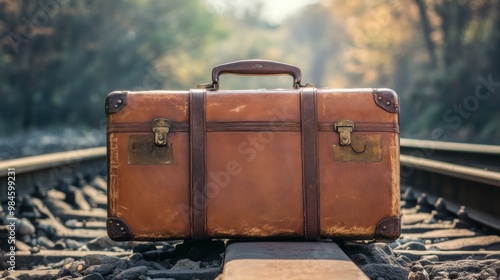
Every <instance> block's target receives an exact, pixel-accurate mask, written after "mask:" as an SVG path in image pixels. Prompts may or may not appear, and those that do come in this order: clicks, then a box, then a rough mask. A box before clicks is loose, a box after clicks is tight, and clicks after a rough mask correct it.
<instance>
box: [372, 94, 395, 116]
mask: <svg viewBox="0 0 500 280" xmlns="http://www.w3.org/2000/svg"><path fill="white" fill-rule="evenodd" d="M373 99H374V100H375V104H377V105H378V106H379V107H380V108H382V109H384V110H386V111H387V112H389V113H399V98H398V95H397V94H396V93H395V92H394V91H393V90H390V89H373Z"/></svg>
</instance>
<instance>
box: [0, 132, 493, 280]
mask: <svg viewBox="0 0 500 280" xmlns="http://www.w3.org/2000/svg"><path fill="white" fill-rule="evenodd" d="M401 144H402V148H401V153H402V156H401V165H402V167H401V170H402V172H401V174H402V186H401V191H402V193H401V196H402V213H403V216H402V225H403V232H402V235H401V238H399V239H398V240H397V241H395V242H392V243H388V244H386V243H366V242H341V241H337V242H333V241H324V242H306V243H297V242H293V243H283V242H281V243H280V244H276V243H274V244H271V243H267V242H260V243H251V244H250V245H248V243H231V242H228V241H221V240H214V241H207V242H183V241H168V242H154V243H152V242H149V243H148V242H113V241H111V240H110V239H109V238H107V236H106V232H105V218H106V181H105V179H106V178H105V175H104V174H105V162H106V156H105V148H94V149H87V150H80V151H73V152H69V153H58V154H52V155H44V156H37V157H31V158H25V159H16V160H9V161H4V162H0V184H1V185H0V190H1V192H2V195H1V196H0V197H1V198H2V207H3V212H2V213H0V215H1V218H2V220H3V225H1V226H0V240H1V243H0V247H1V249H2V253H1V262H0V269H2V270H5V269H6V270H7V272H4V273H3V275H0V276H1V277H2V278H6V279H7V278H9V277H10V278H12V279H15V278H18V279H58V278H63V277H66V278H63V279H70V278H78V277H82V278H83V279H113V278H121V279H148V278H151V279H154V278H173V279H214V278H216V277H217V276H218V275H219V276H218V277H220V278H222V279H244V278H242V277H240V278H236V276H237V275H238V273H239V274H240V276H241V275H247V276H248V275H249V274H248V273H249V270H248V269H249V268H250V267H254V266H255V267H256V269H257V270H258V271H259V272H260V273H264V275H265V273H266V270H265V269H269V267H272V268H273V271H274V272H273V273H274V274H273V275H274V276H275V277H276V278H277V279H278V278H279V279H311V277H312V276H313V275H315V274H314V273H317V272H318V271H322V270H323V271H326V272H328V273H330V274H328V275H332V277H331V278H332V279H379V278H382V279H488V280H491V279H500V276H499V275H500V237H499V232H500V229H499V227H500V222H499V220H498V218H499V217H500V214H498V213H497V212H496V211H497V210H496V209H497V208H496V207H498V205H500V202H498V200H499V199H500V196H499V195H497V191H498V189H499V185H500V177H498V173H497V168H498V162H499V161H498V160H497V158H498V156H499V155H500V152H499V150H498V149H497V147H491V146H482V145H473V146H467V145H466V146H456V145H457V144H447V143H436V142H427V141H415V140H410V139H401ZM464 162H467V166H464V165H463V164H461V163H464ZM9 168H13V169H15V186H16V189H15V191H16V194H15V196H16V201H15V202H16V205H15V208H16V214H15V217H16V218H17V222H16V241H17V242H16V246H17V248H16V250H15V262H16V271H15V272H12V271H11V272H9V271H8V268H9V267H11V266H10V264H9V263H8V262H9V260H10V255H9V253H10V252H11V251H10V245H8V243H7V242H8V237H9V235H10V232H11V231H10V229H9V222H10V221H9V220H8V218H9V216H8V215H7V214H8V207H6V206H8V204H7V202H8V201H7V200H5V196H4V195H3V194H4V193H7V192H8V186H9V183H8V182H9V180H8V177H9V176H8V175H9V174H8V170H9ZM457 186H460V187H457ZM467 188H472V190H468V189H467ZM460 192H465V194H466V195H463V194H460ZM471 193H472V194H471ZM478 199H481V200H482V201H483V202H484V201H486V203H482V204H483V205H481V203H479V204H478V203H477V200H478ZM488 201H489V202H488ZM495 201H496V204H495V203H494V202H495ZM485 205H486V206H487V207H485ZM479 206H480V207H479ZM283 244H284V245H283ZM287 244H288V245H287ZM291 244H295V245H291ZM300 244H305V245H300ZM273 246H274V247H273ZM276 246H277V247H276ZM293 246H297V248H295V249H294V247H293ZM301 246H311V247H307V248H309V249H304V248H305V247H301ZM231 248H232V249H231ZM249 248H261V249H258V250H257V251H250V250H249ZM273 248H274V249H273ZM280 250H285V253H283V252H282V251H280ZM307 250H309V251H310V252H312V253H310V254H307V253H306V252H307ZM280 254H281V255H280ZM294 254H295V255H294ZM224 255H225V256H226V257H225V258H224ZM284 256H288V257H289V259H288V260H287V261H286V262H278V261H277V260H278V259H279V260H282V259H285V260H286V259H287V258H286V257H284ZM290 256H294V257H293V258H290ZM255 259H258V260H261V261H264V262H263V263H262V262H258V263H257V264H255V261H254V262H252V260H255ZM349 259H350V260H352V261H353V262H350V261H349ZM248 261H250V263H249V262H248ZM319 264H321V265H319ZM349 264H355V266H354V267H353V266H349ZM345 265H347V266H345ZM263 267H264V268H263ZM346 267H347V268H346ZM312 268H314V269H312ZM335 269H337V271H335ZM339 269H340V270H341V271H340V272H339V271H338V270H339ZM221 273H222V274H221ZM254 273H255V270H254ZM342 273H345V274H342ZM340 275H342V276H340ZM323 276H324V275H323ZM44 277H45V278H44ZM255 277H258V276H257V274H252V275H250V277H247V278H246V279H256V278H255ZM336 277H337V278H336ZM349 277H350V278H349ZM363 277H365V278H363ZM82 278H80V279H82ZM268 279H270V278H268ZM319 279H324V277H321V278H319Z"/></svg>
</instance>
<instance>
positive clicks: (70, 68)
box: [0, 0, 224, 132]
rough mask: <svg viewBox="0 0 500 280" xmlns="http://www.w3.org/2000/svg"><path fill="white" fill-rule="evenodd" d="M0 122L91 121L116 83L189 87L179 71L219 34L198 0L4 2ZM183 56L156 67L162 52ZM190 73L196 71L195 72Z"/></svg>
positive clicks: (5, 126)
mask: <svg viewBox="0 0 500 280" xmlns="http://www.w3.org/2000/svg"><path fill="white" fill-rule="evenodd" d="M0 7H1V9H0V18H1V19H2V21H1V27H2V29H1V31H2V33H1V37H0V38H1V39H0V44H1V45H0V46H1V48H0V63H1V64H0V71H1V74H2V77H3V82H2V83H1V87H0V90H1V91H0V94H1V96H2V97H1V100H2V103H0V111H1V112H2V118H1V120H0V129H1V130H2V131H10V132H12V131H15V130H16V129H27V128H30V127H34V126H36V127H44V126H46V125H53V124H64V125H70V126H75V125H79V124H86V125H92V126H95V125H97V124H98V123H99V122H100V121H101V120H102V119H103V118H104V114H103V107H104V105H103V101H104V98H105V96H106V94H107V93H108V92H110V91H112V90H116V89H132V88H135V89H143V90H144V89H147V90H150V89H160V88H162V87H163V85H164V84H168V85H170V86H169V87H170V88H172V87H173V86H174V87H194V86H195V83H196V81H198V80H199V79H200V77H196V75H185V74H179V72H182V71H184V70H185V69H184V67H183V66H184V64H186V63H187V64H191V65H196V64H195V63H194V62H195V61H197V60H201V59H202V58H203V56H204V54H203V51H204V48H205V44H204V43H205V42H206V41H208V40H210V38H214V37H215V38H218V37H221V36H224V32H222V31H220V28H219V27H217V24H216V18H215V17H214V15H213V14H211V13H210V12H208V11H207V10H206V8H205V6H204V4H203V3H202V2H201V1H152V0H142V1H132V0H122V1H106V2H101V1H90V0H86V1H56V0H46V1H28V0H20V1H2V2H0ZM179 53H183V54H184V55H183V56H182V58H184V59H185V60H184V61H183V60H182V59H180V60H177V61H176V64H175V65H170V66H171V67H168V68H164V69H159V68H158V61H159V60H160V59H161V58H162V57H164V56H175V55H177V54H179ZM195 74H196V73H195Z"/></svg>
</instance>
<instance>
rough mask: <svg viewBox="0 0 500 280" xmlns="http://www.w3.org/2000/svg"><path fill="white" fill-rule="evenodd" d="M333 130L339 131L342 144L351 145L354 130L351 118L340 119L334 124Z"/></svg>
mask: <svg viewBox="0 0 500 280" xmlns="http://www.w3.org/2000/svg"><path fill="white" fill-rule="evenodd" d="M333 130H335V132H338V133H339V139H340V141H339V143H340V145H341V146H348V145H351V132H353V131H354V122H353V121H350V120H338V121H336V122H335V123H334V124H333Z"/></svg>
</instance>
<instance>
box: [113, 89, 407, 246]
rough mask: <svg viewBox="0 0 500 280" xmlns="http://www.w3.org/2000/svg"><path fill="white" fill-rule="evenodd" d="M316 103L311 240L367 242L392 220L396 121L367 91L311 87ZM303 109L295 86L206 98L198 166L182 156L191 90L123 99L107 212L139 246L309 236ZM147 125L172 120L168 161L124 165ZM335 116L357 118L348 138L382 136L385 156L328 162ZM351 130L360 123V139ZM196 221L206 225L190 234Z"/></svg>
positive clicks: (335, 139)
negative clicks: (198, 184) (315, 233)
mask: <svg viewBox="0 0 500 280" xmlns="http://www.w3.org/2000/svg"><path fill="white" fill-rule="evenodd" d="M316 102H317V108H316V112H317V116H316V117H315V118H316V119H317V122H318V128H317V130H319V132H317V137H316V138H315V137H312V138H311V137H306V139H309V140H308V141H311V140H310V139H316V140H313V141H316V143H317V150H316V152H317V154H316V155H315V156H312V157H311V158H315V157H316V158H317V163H318V166H317V174H318V175H317V176H318V178H317V182H318V183H316V185H317V186H316V187H317V194H316V196H317V197H316V199H317V202H318V203H317V206H316V207H317V211H318V213H319V214H318V221H317V222H316V223H317V224H318V226H319V234H320V236H321V237H333V238H366V239H370V238H373V237H374V235H375V231H376V226H377V224H378V223H379V222H380V221H381V220H383V219H384V218H387V217H398V216H399V135H398V133H397V128H398V126H397V120H398V115H397V113H391V112H388V111H386V110H384V109H382V108H380V107H379V106H378V105H377V104H376V103H375V101H374V98H373V93H372V90H371V89H352V90H345V89H343V90H342V89H335V90H334V89H317V96H316ZM301 111H302V112H304V110H301V98H300V94H299V90H265V91H263V90H260V91H251V90H246V91H243V90H241V91H216V92H210V91H209V92H207V94H206V100H205V112H204V113H205V114H204V117H205V118H206V124H205V128H203V129H204V130H205V135H206V137H204V139H203V140H201V141H202V142H203V143H204V145H205V147H204V148H205V149H204V153H205V158H204V160H205V161H204V164H201V165H200V164H199V162H192V161H194V160H193V159H192V156H190V155H191V152H190V149H192V148H193V145H201V144H193V143H192V138H194V137H196V136H193V135H192V134H190V133H191V128H190V126H191V127H192V124H191V125H190V118H192V114H190V97H189V92H188V91H176V92H174V91H154V92H129V93H128V95H127V104H126V106H124V107H123V108H122V109H121V110H120V111H118V112H116V113H111V114H109V115H108V128H109V129H108V161H109V163H108V167H109V174H108V176H109V178H108V185H109V198H108V201H109V205H108V210H109V212H108V213H109V216H110V217H116V218H119V219H122V220H123V221H124V222H125V223H126V224H127V227H128V229H129V230H130V236H132V237H133V239H137V240H155V239H176V238H195V239H196V238H212V237H232V238H237V237H299V238H305V237H306V219H305V216H306V214H307V213H313V212H314V211H307V208H306V207H307V205H308V203H305V200H304V192H305V189H307V188H304V165H305V164H306V163H303V158H304V156H303V153H304V152H306V151H305V150H304V149H303V148H302V146H303V141H304V135H303V133H302V132H303V131H304V130H303V127H302V126H303V125H304V124H303V123H304V122H303V120H302V118H301ZM306 111H307V110H306ZM190 116H191V117H190ZM155 118H168V119H169V120H171V121H172V129H171V131H170V132H169V134H168V142H169V143H172V145H173V149H174V163H173V164H171V165H129V164H128V161H127V154H128V151H127V140H128V137H129V136H130V135H140V134H152V133H153V132H152V131H151V129H150V127H149V123H150V122H151V121H152V120H153V119H155ZM313 119H314V118H313ZM338 119H349V120H351V121H354V124H355V128H354V131H353V132H352V134H353V135H363V134H365V135H379V136H380V141H381V153H382V154H381V157H382V160H380V161H373V160H372V161H368V162H355V161H353V162H343V161H339V160H337V161H336V160H335V156H334V154H333V153H334V149H333V145H338V144H339V134H338V133H337V132H335V131H333V123H334V122H335V121H337V120H338ZM356 123H362V125H360V131H356ZM198 131H199V130H198ZM312 131H314V129H313V130H312ZM190 135H191V136H190ZM306 136H307V135H306ZM355 138H356V139H362V138H363V137H355ZM353 139H354V138H353ZM377 139H378V138H377ZM198 141H200V140H198ZM356 147H359V144H358V146H356ZM311 152H314V151H311ZM307 153H310V152H309V151H307ZM337 158H338V157H337ZM356 158H359V156H357V157H356ZM195 160H196V161H201V160H203V159H202V158H200V157H195ZM193 166H205V167H204V168H205V170H204V172H199V173H200V174H203V173H204V174H205V175H204V176H205V184H204V185H203V188H201V190H202V192H203V193H199V194H197V195H200V196H203V199H202V202H201V204H202V205H201V206H199V205H198V206H197V205H196V204H195V203H194V202H193V199H196V197H194V196H193V195H192V189H191V188H192V185H193V174H192V173H193V172H192V168H193ZM195 168H198V167H195ZM200 168H203V167H200ZM199 176H200V175H197V177H196V178H199ZM201 176H202V177H203V175H201ZM202 180H203V179H202ZM314 181H315V180H312V182H314ZM199 207H203V211H201V212H200V211H198V210H199V209H200V208H199ZM200 213H201V214H200ZM196 215H202V216H203V222H202V223H205V225H204V226H203V227H204V229H203V228H202V230H203V231H204V232H203V234H201V233H199V234H197V235H196V236H194V234H193V217H194V216H196ZM198 217H199V216H198ZM197 228H198V229H199V227H197ZM200 236H202V237H200Z"/></svg>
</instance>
